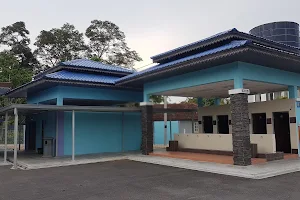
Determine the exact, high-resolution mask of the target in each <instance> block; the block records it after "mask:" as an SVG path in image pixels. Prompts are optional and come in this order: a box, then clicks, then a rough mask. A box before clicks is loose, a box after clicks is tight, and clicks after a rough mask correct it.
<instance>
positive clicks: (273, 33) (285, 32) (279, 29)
mask: <svg viewBox="0 0 300 200" xmlns="http://www.w3.org/2000/svg"><path fill="white" fill-rule="evenodd" d="M250 34H252V35H255V36H259V37H263V38H266V39H269V40H273V41H276V42H280V43H283V44H287V45H290V46H294V47H300V45H299V24H298V23H296V22H289V21H283V22H272V23H268V24H263V25H260V26H257V27H255V28H253V29H251V30H250Z"/></svg>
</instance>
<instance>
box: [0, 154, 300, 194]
mask: <svg viewBox="0 0 300 200" xmlns="http://www.w3.org/2000/svg"><path fill="white" fill-rule="evenodd" d="M0 199H1V200H2V199H4V200H17V199H20V200H27V199H28V200H29V199H30V200H31V199H32V200H35V199H39V200H45V199H56V200H71V199H72V200H76V199H83V200H96V199H97V200H98V199H101V200H102V199H103V200H105V199H116V200H122V199H130V200H135V199H136V200H148V199H154V200H158V199H162V200H169V199H172V200H177V199H178V200H179V199H180V200H183V199H191V200H195V199H205V200H206V199H222V200H235V199H238V200H248V199H253V200H254V199H255V200H258V199H263V200H269V199H270V200H271V199H272V200H276V199H278V200H285V199H295V200H299V199H300V173H293V174H288V175H284V176H278V177H275V178H269V179H264V180H249V179H242V178H236V177H230V176H223V175H216V174H210V173H204V172H196V171H190V170H182V169H177V168H172V167H164V166H159V165H152V164H146V163H139V162H133V161H127V160H124V161H114V162H106V163H98V164H88V165H78V166H70V167H59V168H48V169H39V170H29V171H23V170H17V171H16V170H10V169H9V167H7V166H5V167H0Z"/></svg>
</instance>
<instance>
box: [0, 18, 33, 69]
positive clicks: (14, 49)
mask: <svg viewBox="0 0 300 200" xmlns="http://www.w3.org/2000/svg"><path fill="white" fill-rule="evenodd" d="M28 36H29V31H28V30H27V29H26V26H25V23H24V22H22V21H20V22H15V23H13V24H12V25H9V26H6V27H3V28H1V34H0V45H1V46H2V47H6V48H8V51H9V52H10V53H11V54H12V55H14V56H15V57H16V58H17V60H18V62H19V65H20V67H23V68H28V69H30V70H33V69H34V68H36V67H37V66H38V61H37V60H36V58H35V57H34V55H33V53H32V51H31V49H30V48H29V44H30V39H29V37H28Z"/></svg>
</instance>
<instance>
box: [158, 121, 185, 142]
mask: <svg viewBox="0 0 300 200" xmlns="http://www.w3.org/2000/svg"><path fill="white" fill-rule="evenodd" d="M171 125H172V138H171V139H172V140H174V134H176V133H179V123H178V121H171ZM167 130H168V133H167V144H168V143H169V140H170V122H169V121H168V123H167ZM164 133H165V131H164V121H155V122H154V144H164V138H165V137H164Z"/></svg>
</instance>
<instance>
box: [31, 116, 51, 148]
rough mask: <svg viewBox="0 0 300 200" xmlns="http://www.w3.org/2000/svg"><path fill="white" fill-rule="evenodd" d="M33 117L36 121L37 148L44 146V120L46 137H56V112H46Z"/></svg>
mask: <svg viewBox="0 0 300 200" xmlns="http://www.w3.org/2000/svg"><path fill="white" fill-rule="evenodd" d="M32 117H33V120H34V121H36V149H37V148H42V121H44V137H52V138H54V139H56V112H45V113H41V114H37V115H33V116H32Z"/></svg>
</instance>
